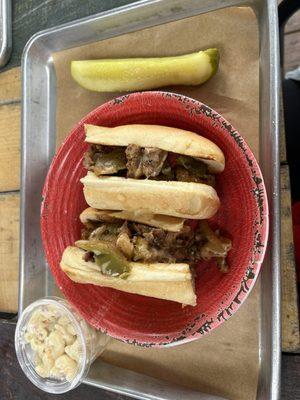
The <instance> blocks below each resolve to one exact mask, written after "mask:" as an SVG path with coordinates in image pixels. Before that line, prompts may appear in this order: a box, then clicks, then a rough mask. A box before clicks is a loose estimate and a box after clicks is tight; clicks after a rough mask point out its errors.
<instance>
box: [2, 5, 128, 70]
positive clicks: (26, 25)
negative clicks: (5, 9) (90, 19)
mask: <svg viewBox="0 0 300 400" xmlns="http://www.w3.org/2000/svg"><path fill="white" fill-rule="evenodd" d="M130 3H133V0H84V1H83V0H12V14H13V23H12V26H13V51H12V56H11V59H10V61H9V63H8V64H7V66H6V67H5V68H4V69H3V70H7V69H10V68H12V67H16V66H18V65H20V62H21V56H22V52H23V49H24V46H25V44H26V43H27V41H28V40H29V39H30V37H31V36H32V35H33V34H35V33H36V32H39V31H41V30H44V29H47V28H51V27H53V26H56V25H61V24H64V23H65V22H69V21H73V20H75V19H79V18H83V17H86V16H89V15H92V14H96V13H99V12H102V11H106V10H109V9H112V8H116V7H121V6H124V5H126V4H130Z"/></svg>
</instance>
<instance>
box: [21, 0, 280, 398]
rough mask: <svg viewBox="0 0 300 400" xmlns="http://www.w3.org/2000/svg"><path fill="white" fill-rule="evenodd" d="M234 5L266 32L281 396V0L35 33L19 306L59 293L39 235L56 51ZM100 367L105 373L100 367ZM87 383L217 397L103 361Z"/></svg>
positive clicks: (272, 383)
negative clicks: (244, 8) (253, 15)
mask: <svg viewBox="0 0 300 400" xmlns="http://www.w3.org/2000/svg"><path fill="white" fill-rule="evenodd" d="M230 6H250V7H252V8H253V9H254V11H255V13H256V15H257V18H258V21H259V37H260V54H261V55H262V56H261V58H260V160H261V162H260V166H261V169H262V172H263V175H264V178H265V183H266V188H267V193H268V197H269V207H270V217H271V218H270V239H269V247H268V251H267V254H266V257H265V262H264V268H262V273H261V292H262V293H263V296H261V304H262V310H261V315H263V318H261V322H260V376H259V385H258V392H257V399H259V400H261V399H264V400H265V399H270V400H277V399H279V397H280V357H281V354H280V350H281V349H280V220H279V218H280V217H279V216H280V213H279V150H278V149H279V140H278V138H279V132H278V111H279V50H278V28H277V2H276V0H267V1H266V0H202V1H199V0H143V1H140V2H137V3H132V4H130V5H128V6H125V7H121V8H117V9H114V10H111V11H108V12H104V13H101V14H97V15H94V16H91V17H88V18H85V19H81V20H78V21H74V22H72V23H68V24H65V25H62V26H60V27H56V28H52V29H49V30H47V31H44V32H40V33H38V34H36V35H34V36H33V37H32V38H31V39H30V41H29V42H28V43H27V45H26V47H25V50H24V54H23V60H22V71H23V102H22V199H21V234H20V291H19V311H20V312H22V310H23V309H24V308H25V307H26V306H27V305H28V304H29V303H31V302H33V301H34V300H36V299H37V298H40V297H43V296H45V295H51V294H53V293H55V290H56V289H55V285H54V282H53V280H52V277H51V274H50V272H49V269H48V268H39V265H41V263H42V262H43V260H44V253H43V249H42V243H41V237H40V226H39V223H40V220H39V219H40V216H39V209H40V203H41V188H42V185H43V182H44V178H45V176H46V173H47V170H48V167H49V163H50V161H51V159H52V157H53V154H54V151H55V107H56V93H55V84H56V78H55V69H54V66H53V62H52V57H51V54H52V53H53V52H56V51H60V50H63V49H67V48H72V47H75V46H76V47H77V46H80V45H84V44H87V43H90V42H93V41H96V40H97V41H98V40H102V39H107V38H109V37H113V36H118V35H121V34H123V33H127V32H130V31H135V30H138V29H142V28H146V27H150V26H154V25H158V24H162V23H166V22H170V21H175V20H178V19H182V18H186V17H190V16H193V15H197V14H201V13H205V12H208V11H213V10H216V9H220V8H224V7H230ZM99 368H100V372H99ZM85 383H87V384H89V385H93V386H97V387H99V388H103V389H107V390H111V391H115V392H118V393H122V394H126V395H128V396H132V397H136V398H141V399H171V398H172V399H180V398H187V399H217V397H214V396H210V395H205V394H201V393H199V392H193V391H189V390H187V389H183V388H178V387H177V388H176V387H174V385H170V384H168V383H166V382H162V381H159V380H156V379H153V378H150V377H148V376H144V375H141V374H137V373H134V372H132V371H128V370H125V369H120V368H117V367H114V366H111V365H108V364H105V363H103V362H101V361H99V362H97V367H93V368H92V369H91V371H90V374H89V376H88V378H87V379H86V380H85Z"/></svg>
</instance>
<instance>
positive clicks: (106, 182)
mask: <svg viewBox="0 0 300 400" xmlns="http://www.w3.org/2000/svg"><path fill="white" fill-rule="evenodd" d="M81 182H82V183H83V185H84V189H83V191H84V197H85V200H86V202H87V203H88V205H89V206H90V207H93V208H98V209H100V210H126V211H135V210H142V211H143V212H146V213H147V212H151V213H154V214H162V215H170V216H173V217H180V218H190V219H207V218H211V217H212V216H213V215H214V214H215V213H216V212H217V210H218V208H219V205H220V200H219V198H218V195H217V193H216V191H215V189H214V188H212V187H211V186H208V185H205V184H203V183H193V182H175V181H155V180H150V179H149V180H146V179H144V180H142V179H131V178H123V177H114V176H103V177H97V176H96V175H95V174H94V173H93V172H88V174H87V175H86V176H85V177H84V178H82V179H81Z"/></svg>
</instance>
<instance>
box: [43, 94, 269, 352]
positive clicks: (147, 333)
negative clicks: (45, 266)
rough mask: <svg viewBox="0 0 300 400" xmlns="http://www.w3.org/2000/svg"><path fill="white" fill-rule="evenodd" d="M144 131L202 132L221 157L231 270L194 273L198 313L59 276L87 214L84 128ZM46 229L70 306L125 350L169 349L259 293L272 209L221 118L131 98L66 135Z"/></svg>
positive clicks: (178, 98)
mask: <svg viewBox="0 0 300 400" xmlns="http://www.w3.org/2000/svg"><path fill="white" fill-rule="evenodd" d="M85 123H89V124H94V125H103V126H110V127H111V126H117V125H124V124H133V123H142V124H159V125H166V126H173V127H177V128H182V129H187V130H191V131H194V132H197V133H199V134H201V135H203V136H205V137H207V138H209V139H211V140H212V141H213V142H215V143H216V144H217V145H218V146H219V147H220V148H221V149H222V150H223V152H224V154H225V158H226V167H225V170H224V172H223V173H222V174H220V175H219V176H218V177H217V192H218V194H219V197H220V199H221V204H222V205H221V208H220V210H219V211H218V213H217V215H216V216H215V217H214V218H213V221H212V222H213V223H215V224H216V225H217V226H218V227H219V228H220V229H221V230H222V231H223V232H224V233H226V235H227V236H228V237H230V238H231V239H232V243H233V248H232V250H231V251H230V253H229V255H228V263H229V265H230V270H229V272H228V273H227V274H223V273H221V272H219V271H218V269H217V267H216V266H215V265H214V263H213V262H209V263H207V262H201V263H199V265H198V266H197V269H196V271H197V276H196V283H195V286H196V293H197V305H196V306H195V307H192V306H187V307H184V308H182V306H181V305H180V304H177V303H174V302H171V301H165V300H158V299H154V298H150V297H144V296H138V295H134V294H128V293H123V292H120V291H117V290H114V289H109V288H102V287H98V286H94V285H90V284H88V285H84V284H78V283H74V282H72V281H71V280H70V279H69V278H68V277H67V276H66V275H65V274H64V273H63V272H62V271H61V269H60V266H59V262H60V259H61V256H62V253H63V250H64V249H65V247H66V246H69V245H71V244H73V243H74V241H75V240H77V239H79V237H80V230H81V225H80V221H79V214H80V213H81V211H82V210H84V209H85V208H86V207H87V204H86V202H85V200H84V197H83V193H82V184H81V183H80V178H81V177H82V176H84V175H85V173H86V172H85V170H84V168H83V166H82V158H83V154H84V152H85V151H86V150H87V144H86V143H85V142H84V138H85V134H84V129H83V124H85ZM43 198H44V200H43V202H42V209H41V229H42V238H43V244H44V248H45V253H46V258H47V261H48V263H49V266H50V268H51V271H52V274H53V276H54V278H55V280H56V283H57V285H58V286H59V288H60V289H61V290H62V292H63V293H64V295H65V296H66V298H67V299H68V301H69V302H70V303H71V304H72V305H73V306H75V307H76V308H77V310H78V311H79V313H80V314H81V315H82V316H83V317H84V318H85V319H86V320H87V321H88V322H89V323H90V324H91V325H93V326H94V327H96V328H99V329H101V330H102V331H104V332H107V333H108V334H109V335H111V336H113V337H115V338H117V339H120V340H122V341H125V342H127V343H133V344H138V345H141V346H146V347H151V346H156V347H160V346H166V345H171V344H172V345H174V344H180V343H184V342H188V341H191V340H194V339H197V338H200V337H202V336H204V335H206V334H208V333H209V332H211V331H212V330H213V329H215V328H216V327H218V326H219V325H221V324H222V323H223V322H224V321H226V320H228V319H229V318H230V317H231V316H232V315H233V314H234V313H235V312H236V311H237V310H238V308H239V307H240V306H241V304H242V303H243V302H244V300H245V299H246V297H247V295H248V294H249V292H250V291H251V289H252V288H253V286H254V283H255V280H256V278H257V275H258V273H259V270H260V266H261V264H262V261H263V257H264V253H265V249H266V244H267V236H268V203H267V197H266V191H265V187H264V183H263V178H262V175H261V172H260V169H259V167H258V164H257V162H256V160H255V158H254V156H253V154H252V152H251V151H250V149H249V147H248V146H247V144H246V143H245V141H244V139H243V138H242V137H241V136H240V134H239V133H238V132H237V131H236V130H235V129H234V128H233V126H232V125H231V124H230V123H229V122H227V121H226V120H225V119H224V118H223V117H222V116H221V115H219V114H218V113H217V112H216V111H214V110H212V109H211V108H209V107H208V106H206V105H204V104H202V103H200V102H198V101H196V100H193V99H190V98H188V97H185V96H182V95H178V94H173V93H166V92H144V93H133V94H129V95H126V96H122V97H119V98H116V99H114V100H112V101H110V102H108V103H105V104H103V105H102V106H100V107H98V108H96V109H95V110H93V111H92V112H91V113H90V114H88V115H87V116H86V117H85V118H83V119H82V120H81V121H80V122H79V123H78V124H77V125H76V126H75V127H74V129H73V130H72V132H71V133H70V134H69V136H68V137H67V139H66V140H65V142H64V143H63V144H62V146H61V147H60V149H59V151H58V153H57V154H56V156H55V157H54V159H53V161H52V164H51V166H50V169H49V173H48V175H47V179H46V182H45V186H44V190H43Z"/></svg>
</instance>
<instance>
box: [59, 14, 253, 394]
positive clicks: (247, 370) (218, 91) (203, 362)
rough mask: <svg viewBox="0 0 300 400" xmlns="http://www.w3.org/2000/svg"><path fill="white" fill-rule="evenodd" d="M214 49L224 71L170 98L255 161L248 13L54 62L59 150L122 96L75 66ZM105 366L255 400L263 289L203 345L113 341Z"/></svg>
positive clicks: (178, 26)
mask: <svg viewBox="0 0 300 400" xmlns="http://www.w3.org/2000/svg"><path fill="white" fill-rule="evenodd" d="M208 47H217V48H218V49H219V50H220V68H219V71H218V72H217V74H216V75H215V76H214V77H213V78H212V79H211V80H209V81H208V82H207V83H205V84H204V85H202V86H197V87H182V86H178V87H168V88H166V89H167V90H170V91H173V92H177V93H182V94H185V95H188V96H191V97H193V98H195V99H198V100H200V101H202V102H204V103H206V104H208V105H209V106H211V107H212V108H214V109H216V110H217V111H219V112H220V113H221V114H223V115H224V116H225V118H227V119H228V120H229V121H231V122H232V124H233V125H234V126H235V127H236V128H237V129H238V130H239V132H240V133H241V134H242V135H243V136H244V138H245V139H246V140H247V142H248V144H249V145H250V147H251V148H252V150H253V151H254V153H255V154H256V156H258V145H259V137H258V134H259V133H258V116H259V115H258V113H259V104H258V103H259V97H258V96H259V93H258V90H259V71H258V56H259V54H258V26H257V21H256V18H255V15H254V13H253V12H252V10H251V9H250V8H238V7H235V8H228V9H224V10H218V11H214V12H211V13H208V14H204V15H199V16H195V17H192V18H187V19H184V20H181V21H176V22H172V23H168V24H164V25H160V26H156V27H153V28H148V29H144V30H141V31H138V32H133V33H130V34H126V35H122V36H119V37H115V38H112V39H108V40H104V41H99V42H95V43H92V44H89V45H86V46H82V47H78V48H73V49H70V50H66V51H63V52H59V53H56V54H54V55H53V59H54V65H55V70H56V78H57V112H56V116H57V120H56V122H57V124H56V128H57V146H58V145H59V144H60V143H61V142H62V140H63V139H64V138H65V136H66V135H67V134H68V132H69V131H70V129H71V128H72V126H73V125H74V124H75V123H76V122H78V121H79V120H80V119H81V118H82V117H83V116H84V115H85V114H87V113H88V112H89V111H91V110H92V109H93V108H95V107H96V106H98V105H100V104H102V103H104V102H105V101H107V100H109V99H111V98H113V97H115V96H116V95H119V94H120V93H95V92H90V91H87V90H85V89H83V88H81V87H79V86H78V85H77V84H76V83H75V82H74V81H73V80H72V78H71V75H70V62H71V60H83V59H96V58H118V57H142V56H145V57H147V56H148V57H149V56H167V55H177V54H178V55H179V54H184V53H189V52H193V51H197V50H200V49H205V48H208ZM102 357H103V359H104V360H105V361H106V362H109V363H112V364H115V365H118V366H121V367H125V368H128V369H132V370H135V371H137V372H141V373H145V374H148V375H150V376H154V377H157V378H161V379H166V380H168V381H171V382H174V383H177V384H178V383H180V384H182V385H186V386H188V387H191V388H193V389H196V390H200V391H203V392H207V393H213V394H218V395H221V396H224V397H226V398H228V399H232V400H244V399H245V400H252V399H255V398H256V391H257V382H258V373H259V283H257V284H256V287H255V289H254V290H253V292H252V293H251V295H250V296H249V298H248V299H247V301H246V303H245V304H244V305H243V306H242V307H241V309H240V310H239V311H238V312H237V314H236V315H234V316H233V317H232V318H231V319H230V320H229V321H228V322H226V323H225V324H223V325H222V326H221V327H220V328H218V329H217V330H216V331H213V332H212V333H211V334H210V335H208V336H205V337H203V338H201V339H200V340H198V341H195V342H192V343H188V344H185V345H182V346H178V347H174V348H169V349H144V348H139V347H134V346H130V345H127V344H124V343H121V342H118V341H116V340H112V341H111V342H110V344H109V346H108V348H107V350H106V351H105V352H104V354H103V356H102Z"/></svg>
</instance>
